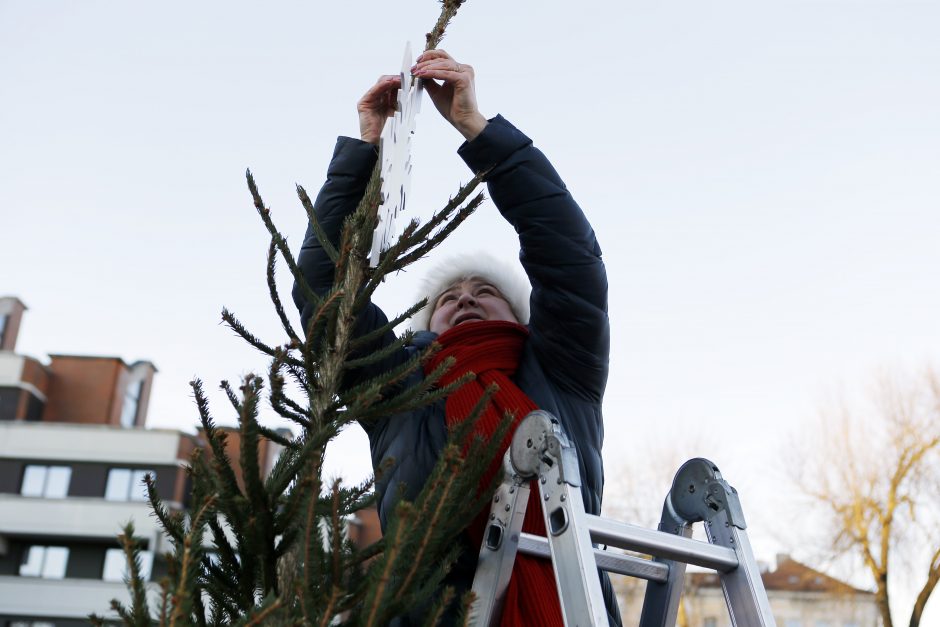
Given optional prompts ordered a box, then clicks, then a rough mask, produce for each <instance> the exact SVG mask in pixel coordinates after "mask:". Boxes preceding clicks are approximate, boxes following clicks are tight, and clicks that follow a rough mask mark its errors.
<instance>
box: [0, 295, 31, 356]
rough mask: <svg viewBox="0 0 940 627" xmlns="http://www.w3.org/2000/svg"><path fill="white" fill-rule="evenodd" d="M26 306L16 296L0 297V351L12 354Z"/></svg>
mask: <svg viewBox="0 0 940 627" xmlns="http://www.w3.org/2000/svg"><path fill="white" fill-rule="evenodd" d="M24 311H26V305H24V304H23V301H21V300H20V299H19V298H17V297H16V296H0V350H2V351H10V352H13V351H14V350H15V349H16V336H17V335H19V332H20V322H21V321H22V320H23V312H24Z"/></svg>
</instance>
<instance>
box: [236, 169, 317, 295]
mask: <svg viewBox="0 0 940 627" xmlns="http://www.w3.org/2000/svg"><path fill="white" fill-rule="evenodd" d="M245 178H246V179H247V181H248V189H249V191H250V192H251V197H252V199H253V200H254V203H255V209H257V210H258V215H259V216H261V221H262V222H264V226H265V227H266V228H267V229H268V233H269V234H270V235H271V240H272V241H273V242H274V244H275V246H277V249H278V252H280V253H281V257H283V258H284V261H285V262H286V263H287V267H288V268H289V269H290V272H291V275H293V277H294V281H296V282H297V285H299V286H300V291H301V293H302V294H303V296H304V298H305V299H306V301H307V302H308V303H310V304H312V305H314V306H316V305H318V304H319V302H320V297H319V296H317V295H316V293H315V292H314V291H313V290H312V289H311V288H310V284H309V283H307V279H306V278H305V277H304V275H303V272H301V271H300V268H299V267H297V261H296V260H295V259H294V256H293V255H292V254H291V252H290V247H289V246H288V245H287V241H286V240H285V239H284V236H283V235H281V233H280V232H279V231H278V230H277V227H275V226H274V222H272V221H271V210H270V209H268V208H267V207H265V206H264V201H263V200H262V199H261V194H260V193H259V192H258V186H257V185H255V179H254V177H253V176H252V175H251V170H246V171H245Z"/></svg>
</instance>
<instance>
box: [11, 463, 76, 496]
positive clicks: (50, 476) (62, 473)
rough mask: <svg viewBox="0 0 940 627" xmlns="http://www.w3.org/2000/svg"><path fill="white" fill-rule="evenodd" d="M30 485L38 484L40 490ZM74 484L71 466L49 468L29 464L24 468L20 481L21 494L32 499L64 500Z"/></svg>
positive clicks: (44, 465) (42, 465) (43, 465)
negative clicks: (29, 484)
mask: <svg viewBox="0 0 940 627" xmlns="http://www.w3.org/2000/svg"><path fill="white" fill-rule="evenodd" d="M27 482H29V483H31V484H32V483H37V484H38V485H39V488H38V490H37V489H35V488H33V487H32V486H27ZM71 482H72V467H71V466H48V465H46V464H27V465H26V467H25V468H23V479H22V481H20V494H21V495H22V496H28V497H31V498H45V499H64V498H66V497H67V496H68V495H69V485H70V484H71Z"/></svg>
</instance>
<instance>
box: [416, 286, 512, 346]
mask: <svg viewBox="0 0 940 627" xmlns="http://www.w3.org/2000/svg"><path fill="white" fill-rule="evenodd" d="M480 320H505V321H508V322H519V320H518V319H516V316H515V314H513V313H512V307H510V306H509V303H508V302H507V301H506V299H505V298H503V295H502V294H501V293H500V292H499V290H498V289H496V288H495V287H494V286H493V285H491V284H490V283H487V282H486V281H484V280H483V279H477V278H472V279H466V280H464V281H459V282H457V283H454V284H453V285H451V286H450V287H449V288H447V289H446V290H444V291H443V292H442V293H441V295H440V296H438V297H437V301H436V302H435V303H434V313H433V314H431V324H430V328H431V331H433V332H435V333H437V334H441V333H443V332H444V331H446V330H448V329H450V328H452V327H455V326H457V325H458V324H464V323H465V322H477V321H480Z"/></svg>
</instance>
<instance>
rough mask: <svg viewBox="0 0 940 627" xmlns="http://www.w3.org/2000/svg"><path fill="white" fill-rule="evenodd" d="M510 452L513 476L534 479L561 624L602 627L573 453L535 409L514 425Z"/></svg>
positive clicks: (561, 433) (599, 594) (543, 414)
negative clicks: (543, 521)
mask: <svg viewBox="0 0 940 627" xmlns="http://www.w3.org/2000/svg"><path fill="white" fill-rule="evenodd" d="M509 452H510V461H511V463H512V467H513V469H514V471H515V472H516V474H518V475H520V476H522V477H533V476H537V477H538V489H539V502H540V503H541V504H542V516H543V518H544V520H545V530H546V533H547V536H548V537H547V540H548V547H549V550H550V552H551V556H552V568H553V570H554V571H555V585H556V586H557V588H558V599H559V601H560V602H561V613H562V618H563V619H564V622H565V625H566V626H568V627H575V626H581V627H586V626H588V625H606V624H607V606H606V604H605V603H604V594H603V592H602V591H601V581H600V577H599V576H598V571H597V563H596V562H595V559H594V546H593V545H592V544H591V534H590V530H589V529H588V526H587V521H586V513H585V511H584V501H583V500H582V498H581V476H580V474H579V472H578V454H577V451H575V448H574V446H573V445H572V444H571V442H570V441H569V440H568V437H567V436H566V435H565V433H564V431H563V430H562V428H561V425H559V424H558V421H557V420H555V419H554V417H553V416H552V415H551V414H550V413H548V412H547V411H543V410H541V409H537V410H535V411H533V412H531V413H530V414H529V415H528V416H526V417H525V418H524V419H523V421H522V422H521V423H520V424H519V426H518V428H517V429H516V432H515V434H513V438H512V444H511V445H510V447H509Z"/></svg>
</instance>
